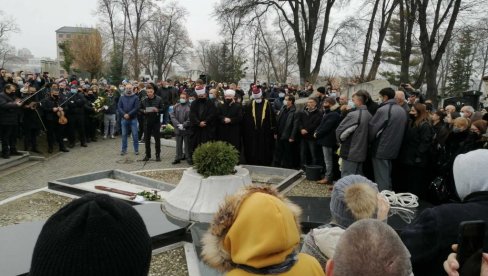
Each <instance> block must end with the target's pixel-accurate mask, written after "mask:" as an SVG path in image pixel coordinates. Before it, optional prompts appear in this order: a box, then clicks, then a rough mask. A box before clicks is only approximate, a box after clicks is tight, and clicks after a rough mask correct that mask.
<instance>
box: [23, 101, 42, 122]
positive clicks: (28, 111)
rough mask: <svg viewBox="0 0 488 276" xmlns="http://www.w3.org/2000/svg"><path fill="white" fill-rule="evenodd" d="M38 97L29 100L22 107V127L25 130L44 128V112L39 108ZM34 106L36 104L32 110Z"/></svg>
mask: <svg viewBox="0 0 488 276" xmlns="http://www.w3.org/2000/svg"><path fill="white" fill-rule="evenodd" d="M36 96H37V95H36ZM36 96H34V97H32V98H30V99H29V100H27V101H26V102H25V103H24V105H23V106H22V115H23V118H22V122H23V124H22V127H23V128H24V129H41V127H42V122H41V118H42V110H41V109H40V108H39V100H38V98H37V97H36ZM32 104H35V105H34V106H33V108H31V106H32Z"/></svg>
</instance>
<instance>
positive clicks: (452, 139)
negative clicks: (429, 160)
mask: <svg viewBox="0 0 488 276" xmlns="http://www.w3.org/2000/svg"><path fill="white" fill-rule="evenodd" d="M468 135H469V130H465V131H463V132H458V133H456V132H451V133H449V136H448V137H447V140H446V153H447V157H448V158H449V159H450V161H451V164H452V163H453V162H454V159H456V156H457V155H458V154H460V153H463V149H464V144H465V142H466V138H468Z"/></svg>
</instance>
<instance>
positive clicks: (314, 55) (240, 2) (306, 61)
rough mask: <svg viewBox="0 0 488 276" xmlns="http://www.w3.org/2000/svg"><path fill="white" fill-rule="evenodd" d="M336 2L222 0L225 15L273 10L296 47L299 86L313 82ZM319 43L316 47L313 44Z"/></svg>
mask: <svg viewBox="0 0 488 276" xmlns="http://www.w3.org/2000/svg"><path fill="white" fill-rule="evenodd" d="M336 2H341V1H336V0H320V1H272V0H222V1H221V4H220V5H221V6H222V7H225V8H224V11H223V12H224V13H231V14H241V15H248V14H252V13H253V12H254V10H255V9H256V8H257V7H258V8H262V12H263V13H264V12H267V11H268V9H269V8H271V7H274V8H276V10H277V11H278V12H279V13H280V15H281V16H282V17H283V19H284V20H285V22H287V24H288V25H289V26H290V28H291V29H292V30H293V34H294V37H295V42H296V45H297V57H298V67H299V74H300V82H301V83H304V82H305V80H308V81H310V82H312V83H313V82H315V80H316V78H317V76H318V74H319V72H320V66H321V65H322V59H323V57H324V55H325V53H326V52H327V49H328V48H329V47H330V45H333V39H334V38H335V37H334V36H332V37H329V34H330V33H329V31H330V15H331V11H332V7H333V6H334V4H335V3H336ZM317 41H318V44H317V43H316V42H317Z"/></svg>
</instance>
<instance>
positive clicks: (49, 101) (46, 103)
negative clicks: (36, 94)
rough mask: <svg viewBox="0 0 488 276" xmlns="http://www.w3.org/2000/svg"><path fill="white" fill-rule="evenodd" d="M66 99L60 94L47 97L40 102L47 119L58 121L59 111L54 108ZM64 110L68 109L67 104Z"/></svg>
mask: <svg viewBox="0 0 488 276" xmlns="http://www.w3.org/2000/svg"><path fill="white" fill-rule="evenodd" d="M64 101H65V99H64V96H62V95H61V94H59V98H57V99H54V98H53V97H49V98H45V99H44V100H42V101H41V102H40V103H39V107H40V108H41V110H42V111H43V114H44V118H45V119H46V121H57V120H58V119H59V117H58V115H57V112H54V111H53V108H55V107H58V106H59V105H60V104H62V103H63V102H64ZM63 109H64V111H65V112H66V111H68V110H67V107H66V106H63Z"/></svg>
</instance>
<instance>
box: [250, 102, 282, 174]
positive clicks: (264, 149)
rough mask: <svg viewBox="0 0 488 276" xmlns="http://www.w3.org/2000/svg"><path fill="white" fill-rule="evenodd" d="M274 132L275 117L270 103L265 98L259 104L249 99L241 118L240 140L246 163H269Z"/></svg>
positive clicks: (272, 150) (261, 164)
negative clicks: (241, 138)
mask: <svg viewBox="0 0 488 276" xmlns="http://www.w3.org/2000/svg"><path fill="white" fill-rule="evenodd" d="M253 106H255V108H254V109H255V110H254V112H253ZM265 109H266V110H265ZM263 114H264V118H263ZM275 133H276V119H275V113H274V112H273V107H272V106H271V103H270V102H269V101H267V100H263V101H262V103H260V104H258V103H255V100H252V101H250V102H249V103H248V104H247V105H246V106H245V107H244V110H243V118H242V137H243V140H242V141H243V144H244V154H245V157H246V163H247V164H250V165H260V166H270V165H271V162H272V161H273V153H274V142H275V141H274V134H275Z"/></svg>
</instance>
